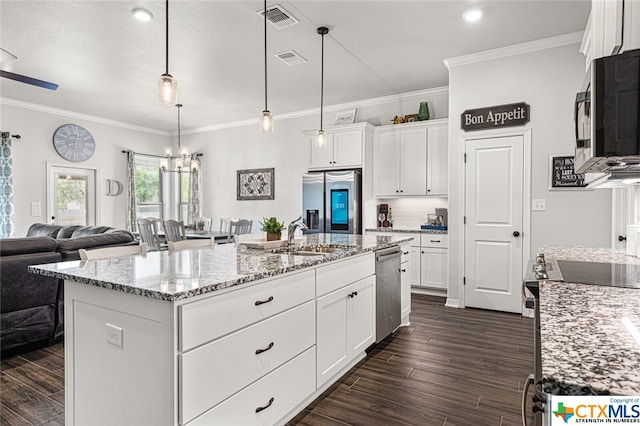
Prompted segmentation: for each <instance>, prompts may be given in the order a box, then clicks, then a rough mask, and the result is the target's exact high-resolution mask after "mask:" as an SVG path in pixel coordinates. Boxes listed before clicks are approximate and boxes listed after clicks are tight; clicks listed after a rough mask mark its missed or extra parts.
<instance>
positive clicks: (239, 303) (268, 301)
mask: <svg viewBox="0 0 640 426" xmlns="http://www.w3.org/2000/svg"><path fill="white" fill-rule="evenodd" d="M314 298H315V273H314V271H313V270H309V271H304V272H300V273H294V274H291V275H285V276H281V277H278V278H276V279H273V280H269V281H266V282H262V281H261V284H258V285H255V286H252V287H248V288H244V289H242V290H237V291H231V292H229V293H225V294H222V295H219V296H218V295H216V296H215V297H210V298H206V299H201V300H198V301H195V302H191V303H186V304H184V305H181V306H179V308H178V315H179V318H180V332H179V333H178V335H179V345H180V350H181V351H186V350H189V349H191V348H193V347H195V346H198V345H201V344H203V343H206V342H208V341H211V340H214V339H216V338H218V337H220V336H223V335H225V334H228V333H230V332H233V331H235V330H238V329H239V328H242V327H245V326H247V325H250V324H253V323H256V322H258V321H261V320H263V319H265V318H268V317H270V316H273V315H275V314H278V313H280V312H283V311H285V310H287V309H290V308H292V307H294V306H297V305H300V304H302V303H304V302H308V301H310V300H312V299H314Z"/></svg>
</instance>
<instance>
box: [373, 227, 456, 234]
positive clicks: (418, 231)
mask: <svg viewBox="0 0 640 426" xmlns="http://www.w3.org/2000/svg"><path fill="white" fill-rule="evenodd" d="M365 231H370V232H398V233H400V232H407V233H412V234H447V233H448V231H441V230H438V229H420V227H417V228H405V227H399V228H367V229H365Z"/></svg>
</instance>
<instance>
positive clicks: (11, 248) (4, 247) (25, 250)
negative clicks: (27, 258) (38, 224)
mask: <svg viewBox="0 0 640 426" xmlns="http://www.w3.org/2000/svg"><path fill="white" fill-rule="evenodd" d="M57 247H58V242H57V241H56V240H54V239H53V238H51V237H22V238H3V239H2V242H0V256H3V257H4V256H15V255H18V254H29V253H43V252H55V251H56V248H57ZM40 263H45V262H40Z"/></svg>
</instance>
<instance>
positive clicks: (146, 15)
mask: <svg viewBox="0 0 640 426" xmlns="http://www.w3.org/2000/svg"><path fill="white" fill-rule="evenodd" d="M131 14H132V15H133V17H134V18H136V19H137V20H138V21H142V22H149V21H150V20H152V19H153V13H151V12H149V11H148V10H147V9H142V8H135V9H131Z"/></svg>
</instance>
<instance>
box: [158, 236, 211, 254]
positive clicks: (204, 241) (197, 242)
mask: <svg viewBox="0 0 640 426" xmlns="http://www.w3.org/2000/svg"><path fill="white" fill-rule="evenodd" d="M167 244H168V245H169V251H176V250H184V249H190V248H202V247H213V246H214V245H215V240H214V239H213V238H197V239H193V240H182V241H169V242H167Z"/></svg>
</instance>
